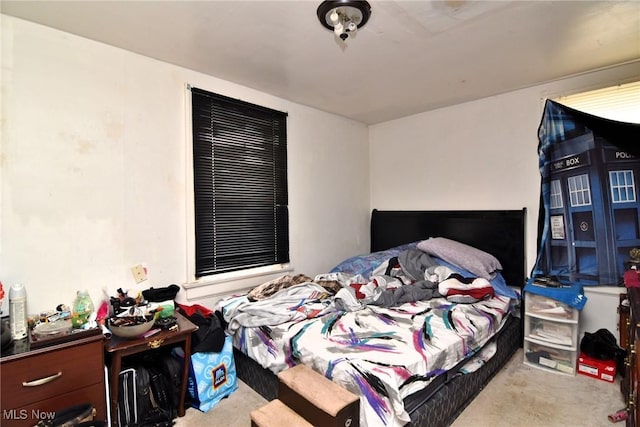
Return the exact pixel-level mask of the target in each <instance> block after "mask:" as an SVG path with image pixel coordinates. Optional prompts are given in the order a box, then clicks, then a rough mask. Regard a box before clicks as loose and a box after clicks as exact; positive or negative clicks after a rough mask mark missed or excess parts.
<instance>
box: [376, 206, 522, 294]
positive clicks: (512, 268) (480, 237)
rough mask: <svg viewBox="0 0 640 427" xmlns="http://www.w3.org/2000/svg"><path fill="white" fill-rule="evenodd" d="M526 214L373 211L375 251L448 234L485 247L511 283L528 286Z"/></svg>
mask: <svg viewBox="0 0 640 427" xmlns="http://www.w3.org/2000/svg"><path fill="white" fill-rule="evenodd" d="M525 215H526V208H523V209H521V210H495V211H494V210H487V211H379V210H377V209H374V210H373V211H372V212H371V252H377V251H381V250H385V249H389V248H392V247H394V246H398V245H401V244H404V243H410V242H415V241H418V240H425V239H427V238H429V237H446V238H448V239H452V240H457V241H458V242H461V243H465V244H467V245H469V246H473V247H475V248H478V249H481V250H483V251H485V252H488V253H490V254H492V255H493V256H495V257H496V258H497V259H498V260H499V261H500V263H501V264H502V267H503V270H502V275H503V277H504V279H505V281H506V282H507V284H508V285H509V286H513V287H518V288H522V287H524V285H525V281H526V277H527V273H526V259H525Z"/></svg>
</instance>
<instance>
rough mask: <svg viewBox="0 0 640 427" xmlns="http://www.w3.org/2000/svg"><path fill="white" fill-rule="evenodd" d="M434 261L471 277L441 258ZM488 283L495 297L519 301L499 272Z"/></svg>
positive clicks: (465, 271) (466, 272) (467, 272)
mask: <svg viewBox="0 0 640 427" xmlns="http://www.w3.org/2000/svg"><path fill="white" fill-rule="evenodd" d="M435 261H436V262H437V263H438V264H440V265H443V266H445V267H447V268H448V269H450V270H452V271H454V272H456V273H458V274H459V275H461V276H462V277H470V276H471V275H472V273H471V272H470V271H467V270H465V269H464V268H460V267H458V266H457V265H453V264H451V263H449V262H446V261H445V260H443V259H442V258H435ZM489 283H491V286H493V290H494V291H495V292H496V294H497V295H502V296H503V297H508V298H511V299H515V300H518V299H520V296H519V295H518V293H517V292H516V291H515V290H514V289H513V288H511V287H509V286H508V285H507V281H506V280H504V277H503V276H502V274H500V273H499V272H497V273H496V277H494V278H493V279H491V280H489Z"/></svg>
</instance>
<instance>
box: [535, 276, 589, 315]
mask: <svg viewBox="0 0 640 427" xmlns="http://www.w3.org/2000/svg"><path fill="white" fill-rule="evenodd" d="M523 291H524V292H529V293H532V294H536V295H542V296H544V297H547V298H551V299H554V300H556V301H560V302H563V303H565V304H567V305H568V306H571V307H573V308H575V309H577V310H582V308H583V307H584V305H585V304H586V303H587V297H586V295H585V294H584V290H583V288H582V285H580V284H573V285H565V286H562V287H559V288H553V287H545V286H537V285H534V284H533V279H530V280H529V282H527V284H526V286H525V287H524V289H523Z"/></svg>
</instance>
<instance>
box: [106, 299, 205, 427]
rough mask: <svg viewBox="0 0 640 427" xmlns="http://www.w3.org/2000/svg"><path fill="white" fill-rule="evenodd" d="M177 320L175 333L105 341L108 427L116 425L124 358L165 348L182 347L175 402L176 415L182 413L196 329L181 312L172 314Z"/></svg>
mask: <svg viewBox="0 0 640 427" xmlns="http://www.w3.org/2000/svg"><path fill="white" fill-rule="evenodd" d="M174 315H175V317H176V319H177V320H178V329H177V330H176V331H162V332H160V333H158V334H156V335H153V336H151V337H149V338H134V339H126V338H119V337H116V336H115V335H113V336H112V337H111V339H110V340H109V341H106V344H105V350H106V356H107V362H108V365H109V389H110V393H109V394H110V396H109V401H110V403H111V425H112V426H117V425H118V382H119V374H120V370H121V369H122V359H123V358H124V357H127V356H131V355H134V354H139V353H142V352H147V351H154V350H157V349H160V348H161V347H165V346H168V345H182V347H183V349H184V354H185V357H184V365H183V367H182V383H181V387H180V401H179V402H178V416H179V417H182V416H184V413H185V408H184V401H185V396H186V391H187V379H188V375H189V362H190V360H191V334H192V333H193V332H194V331H196V330H197V329H198V327H197V326H196V325H194V324H193V323H191V322H190V321H189V320H187V319H186V318H185V317H184V316H182V315H181V314H180V313H177V312H176V313H175V314H174Z"/></svg>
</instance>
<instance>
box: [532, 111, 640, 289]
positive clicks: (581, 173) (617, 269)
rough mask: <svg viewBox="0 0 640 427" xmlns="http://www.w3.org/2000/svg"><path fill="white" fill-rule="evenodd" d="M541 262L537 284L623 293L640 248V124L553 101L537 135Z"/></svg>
mask: <svg viewBox="0 0 640 427" xmlns="http://www.w3.org/2000/svg"><path fill="white" fill-rule="evenodd" d="M538 139H539V145H538V153H539V156H540V157H539V168H540V175H541V194H540V214H539V217H538V255H537V259H536V265H535V266H534V268H533V271H532V273H531V277H539V276H552V277H556V278H557V279H559V280H560V281H561V282H570V283H579V284H582V285H585V286H593V285H608V286H611V285H622V281H621V280H622V275H623V273H624V270H625V268H626V266H627V265H628V264H627V263H628V261H629V258H630V257H629V251H630V250H631V249H632V248H636V247H640V124H634V123H623V122H616V121H612V120H608V119H603V118H600V117H596V116H593V115H589V114H586V113H583V112H580V111H577V110H574V109H572V108H569V107H566V106H564V105H561V104H559V103H557V102H554V101H551V100H547V101H546V103H545V109H544V114H543V117H542V122H541V124H540V127H539V129H538Z"/></svg>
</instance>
